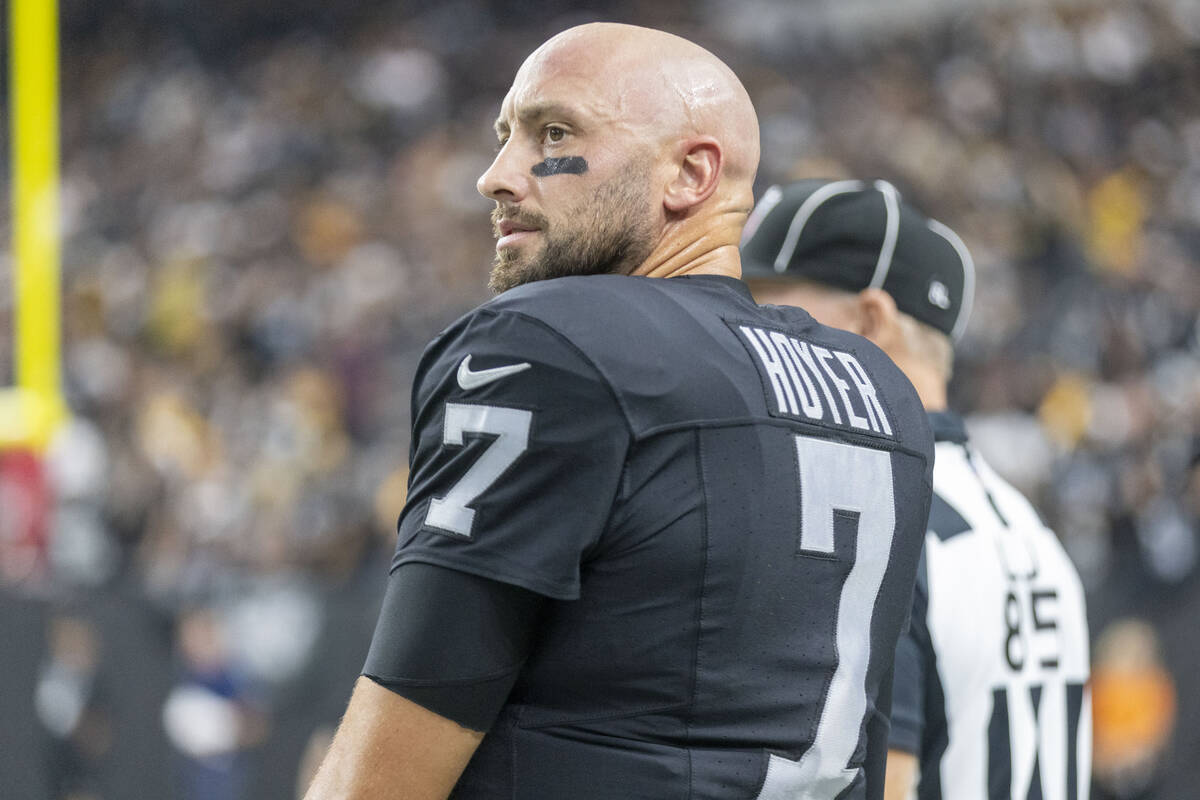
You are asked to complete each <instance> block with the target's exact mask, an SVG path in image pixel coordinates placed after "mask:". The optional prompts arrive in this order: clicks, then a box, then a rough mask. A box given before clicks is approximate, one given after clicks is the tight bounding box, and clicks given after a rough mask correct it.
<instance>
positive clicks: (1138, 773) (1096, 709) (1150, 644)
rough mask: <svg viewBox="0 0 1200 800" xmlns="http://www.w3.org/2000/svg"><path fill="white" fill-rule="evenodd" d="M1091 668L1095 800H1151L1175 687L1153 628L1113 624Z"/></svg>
mask: <svg viewBox="0 0 1200 800" xmlns="http://www.w3.org/2000/svg"><path fill="white" fill-rule="evenodd" d="M1094 661H1095V666H1094V667H1093V670H1092V709H1093V728H1094V732H1095V733H1094V735H1095V746H1094V753H1093V763H1092V772H1093V774H1094V776H1095V795H1096V797H1097V798H1098V800H1151V799H1152V798H1158V797H1165V795H1163V794H1161V792H1160V787H1159V786H1158V784H1159V783H1160V779H1161V775H1160V771H1161V770H1162V767H1163V756H1164V755H1165V753H1166V750H1167V748H1168V746H1169V743H1170V739H1171V732H1172V729H1173V728H1174V726H1175V716H1176V704H1175V685H1174V683H1173V681H1172V680H1171V676H1170V675H1169V674H1168V673H1167V670H1166V668H1165V667H1164V666H1163V663H1162V656H1161V653H1160V645H1159V642H1158V637H1157V635H1156V634H1155V633H1154V629H1153V628H1152V627H1151V626H1150V625H1149V624H1147V623H1146V622H1144V621H1142V620H1138V619H1133V618H1126V619H1119V620H1115V621H1114V622H1112V623H1111V624H1109V625H1108V627H1106V628H1105V629H1104V630H1103V631H1102V632H1101V633H1100V636H1099V637H1098V639H1097V641H1096V652H1095V658H1094Z"/></svg>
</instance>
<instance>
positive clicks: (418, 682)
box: [362, 661, 525, 689]
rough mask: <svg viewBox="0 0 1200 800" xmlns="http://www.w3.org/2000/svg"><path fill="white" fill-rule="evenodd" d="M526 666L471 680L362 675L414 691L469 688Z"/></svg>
mask: <svg viewBox="0 0 1200 800" xmlns="http://www.w3.org/2000/svg"><path fill="white" fill-rule="evenodd" d="M524 665H525V662H524V661H518V662H517V663H516V664H513V665H512V666H510V667H505V668H504V669H502V670H499V671H497V672H489V673H486V674H483V675H472V676H471V677H469V678H400V677H396V676H392V675H384V674H382V673H378V672H363V673H362V674H363V675H365V676H367V677H368V678H371V679H372V680H374V681H377V682H380V683H387V684H393V685H396V686H408V687H412V688H414V689H425V688H432V689H436V688H437V687H439V686H468V685H470V684H474V683H487V682H489V681H494V680H496V679H497V678H503V677H504V676H506V675H511V674H513V673H514V672H517V671H519V670H520V669H521V667H523V666H524Z"/></svg>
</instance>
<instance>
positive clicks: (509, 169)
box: [475, 139, 529, 203]
mask: <svg viewBox="0 0 1200 800" xmlns="http://www.w3.org/2000/svg"><path fill="white" fill-rule="evenodd" d="M475 188H476V189H478V190H479V193H480V194H481V195H483V196H484V197H487V198H489V199H491V200H495V201H497V202H506V203H519V202H521V201H522V200H524V199H525V195H526V194H527V193H528V191H529V171H528V169H526V168H525V167H524V166H523V165H522V160H521V155H520V153H518V152H517V148H516V147H515V146H513V145H512V139H509V140H508V142H505V144H504V146H503V147H501V148H500V152H499V153H497V154H496V158H495V160H494V161H492V165H491V166H490V167H488V168H487V170H486V171H485V172H484V173H483V174H482V175H480V176H479V180H478V181H476V182H475Z"/></svg>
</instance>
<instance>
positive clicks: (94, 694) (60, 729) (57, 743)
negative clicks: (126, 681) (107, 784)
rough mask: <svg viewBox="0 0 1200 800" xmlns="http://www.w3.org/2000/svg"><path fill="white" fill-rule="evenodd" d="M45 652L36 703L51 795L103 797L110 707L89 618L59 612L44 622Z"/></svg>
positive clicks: (60, 799) (75, 799)
mask: <svg viewBox="0 0 1200 800" xmlns="http://www.w3.org/2000/svg"><path fill="white" fill-rule="evenodd" d="M47 646H48V652H47V656H46V660H45V662H44V663H43V664H42V668H41V671H40V674H39V676H38V683H37V689H36V692H35V695H34V703H35V708H36V709H37V714H38V719H39V720H40V721H41V723H42V728H43V730H44V731H45V732H46V734H48V736H47V740H48V742H49V745H48V750H47V763H46V774H47V775H49V776H50V777H51V785H50V793H51V796H52V797H53V798H55V800H101V798H102V797H103V796H104V793H103V791H102V783H103V772H104V768H103V767H104V758H105V756H107V755H108V752H109V749H110V746H111V739H112V733H113V732H112V721H111V709H109V707H108V702H107V699H106V697H105V694H104V690H103V685H102V682H101V680H100V678H99V676H100V669H99V667H100V644H99V642H98V641H97V638H96V631H95V630H94V629H93V628H92V626H91V624H90V623H88V622H87V621H86V620H85V619H83V618H82V617H79V616H75V615H70V614H60V615H57V616H54V617H51V618H50V620H49V624H48V626H47Z"/></svg>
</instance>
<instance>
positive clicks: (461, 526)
mask: <svg viewBox="0 0 1200 800" xmlns="http://www.w3.org/2000/svg"><path fill="white" fill-rule="evenodd" d="M532 422H533V412H532V411H522V410H521V409H519V408H501V407H500V406H479V405H468V404H466V403H446V421H445V424H444V426H443V428H442V444H444V445H448V446H450V447H462V446H463V434H464V433H482V434H491V435H492V436H495V437H497V438H496V440H495V441H494V442H492V443H491V444H489V445H488V446H487V449H486V450H484V451H483V452H482V453H481V454H480V455H479V458H478V459H477V460H476V461H475V463H474V464H472V465H471V468H470V469H468V470H467V471H466V473H465V474H464V475H463V476H462V478H460V479H459V481H458V483H456V484H454V485H453V486H451V487H450V491H448V492H446V496H445V497H435V498H433V499H432V500H430V501H429V510H428V511H426V512H425V524H426V525H427V526H429V527H431V528H437V529H439V530H443V531H450V532H451V533H457V534H458V535H459V536H466V537H468V538H469V537H470V536H471V526H472V525H473V524H474V522H475V509H473V508H470V504H471V503H473V502H475V499H476V498H478V497H479V495H481V494H483V493H484V492H486V491H487V490H488V487H489V486H491V485H492V484H493V483H495V482H496V479H497V478H499V477H500V476H501V475H503V474H504V471H505V470H506V469H508V468H509V467H511V466H512V465H513V462H515V461H516V460H517V459H518V458H520V457H521V454H522V453H524V452H525V450H526V448H528V447H529V427H530V425H531V424H532Z"/></svg>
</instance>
